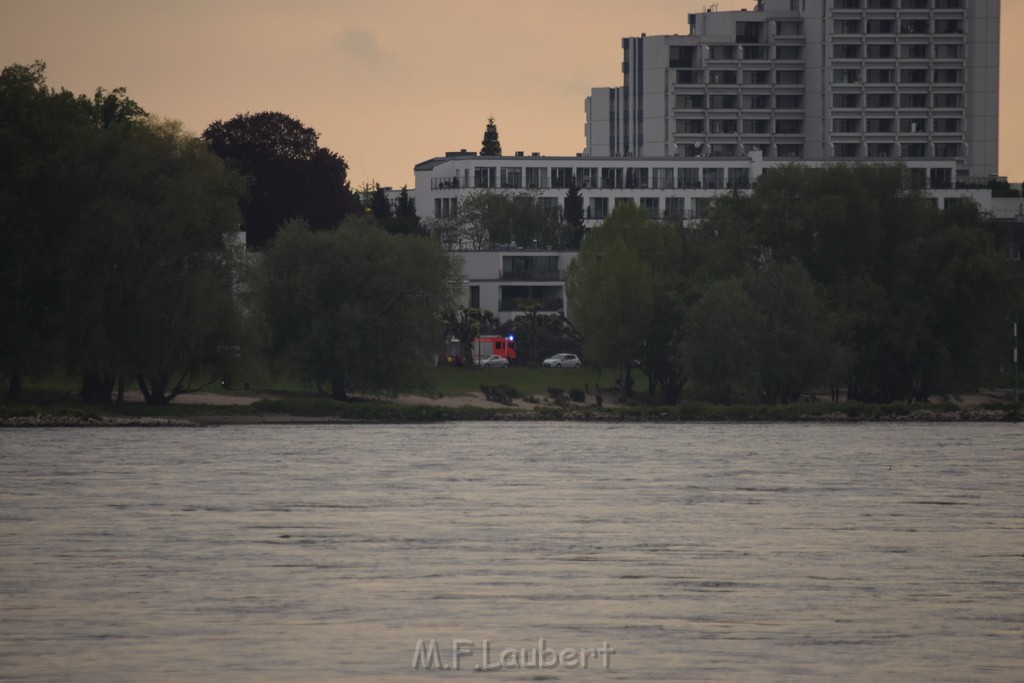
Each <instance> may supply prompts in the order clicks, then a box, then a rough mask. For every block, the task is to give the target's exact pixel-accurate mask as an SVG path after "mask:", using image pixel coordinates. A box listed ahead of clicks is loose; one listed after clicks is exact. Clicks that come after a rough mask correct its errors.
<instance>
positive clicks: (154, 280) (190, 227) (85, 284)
mask: <svg viewBox="0 0 1024 683" xmlns="http://www.w3.org/2000/svg"><path fill="white" fill-rule="evenodd" d="M94 143H95V144H94V149H93V152H92V153H93V156H94V159H95V160H96V167H95V168H96V175H97V179H98V183H99V188H100V191H99V192H97V193H96V194H95V195H94V196H93V197H92V198H90V200H89V201H88V202H87V203H86V204H85V206H84V207H83V209H82V211H81V214H80V216H79V217H78V220H76V221H75V222H74V224H73V226H72V228H71V230H70V232H69V234H68V235H67V237H66V239H65V241H64V243H63V244H62V245H61V248H60V249H59V251H58V260H59V263H60V264H61V267H62V272H63V273H64V278H63V282H64V293H63V295H64V302H65V303H64V316H63V322H64V325H63V328H64V345H65V351H64V355H65V357H66V359H67V361H68V364H69V368H70V369H71V370H73V371H77V372H79V373H80V374H81V375H82V376H83V377H84V381H83V397H84V398H85V400H86V401H88V402H97V403H108V402H110V396H111V391H112V389H113V387H114V384H115V382H118V381H119V390H118V396H119V398H120V397H121V396H122V395H123V391H124V381H125V379H126V378H127V377H130V376H132V375H134V377H135V379H137V381H138V384H139V388H140V389H141V391H142V393H143V396H144V397H145V400H146V402H147V403H153V404H164V403H167V402H169V401H171V400H173V399H174V398H175V397H176V396H178V395H179V394H181V393H183V392H186V391H190V390H193V387H192V381H193V379H194V378H195V377H196V376H197V375H198V374H199V373H200V372H202V371H211V372H212V371H214V370H215V368H216V367H217V366H218V363H219V362H221V361H223V355H224V353H225V351H226V350H227V349H230V348H233V347H234V345H235V344H236V343H237V337H236V336H235V333H236V332H237V325H238V318H237V315H236V309H235V303H234V299H233V290H232V286H233V282H234V277H233V276H234V266H235V264H234V261H233V259H232V252H231V251H230V250H229V245H228V243H227V242H226V241H225V237H226V236H227V237H230V236H231V235H232V234H233V232H234V227H235V226H236V225H237V222H238V197H239V196H240V194H241V191H242V182H241V179H240V178H238V176H237V175H236V174H234V173H233V172H231V171H230V170H229V169H228V168H227V167H226V165H225V164H224V162H223V161H222V160H221V159H219V158H218V157H216V156H215V155H213V154H212V153H210V151H209V150H208V149H207V148H206V146H205V144H203V142H202V141H200V140H199V139H197V138H194V137H192V136H190V135H188V134H186V133H184V132H183V131H182V129H181V126H180V124H177V123H175V122H156V121H150V122H146V123H141V122H140V123H136V124H134V125H131V126H127V125H124V124H123V123H113V124H111V125H110V126H109V127H108V128H107V129H105V130H103V131H102V132H101V133H100V134H99V135H97V136H96V138H95V140H94Z"/></svg>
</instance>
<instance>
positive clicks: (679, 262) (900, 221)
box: [567, 165, 1020, 403]
mask: <svg viewBox="0 0 1024 683" xmlns="http://www.w3.org/2000/svg"><path fill="white" fill-rule="evenodd" d="M908 186H909V183H904V170H903V169H901V168H899V167H895V166H865V165H856V166H853V165H850V166H832V167H827V168H818V169H816V168H811V167H807V166H799V165H792V166H787V167H782V168H778V169H773V170H771V171H768V172H766V173H765V174H763V175H762V176H761V177H760V178H759V179H758V182H757V184H756V186H755V188H754V190H753V192H751V193H750V194H746V195H742V194H739V193H731V194H726V195H722V196H720V197H718V198H717V199H716V200H715V201H714V203H713V205H712V208H711V211H710V214H709V216H708V217H707V219H706V220H703V221H700V222H698V223H696V224H695V225H694V226H692V227H684V226H683V225H682V224H681V223H673V222H671V221H666V222H662V221H653V220H649V219H648V218H647V217H646V215H645V213H644V212H643V211H642V210H641V209H639V208H635V207H631V206H621V207H618V208H617V209H616V211H615V212H614V213H613V214H612V215H611V216H610V217H609V218H608V219H607V220H606V221H605V222H604V223H603V224H602V225H601V226H600V227H598V228H597V229H595V230H594V231H593V233H592V234H590V235H588V237H587V238H586V239H585V240H584V242H583V244H582V247H581V250H580V255H579V258H578V259H577V260H576V261H575V262H574V263H573V264H572V265H571V267H570V269H569V272H568V274H567V279H568V281H567V289H568V297H569V301H570V305H571V307H572V310H573V313H574V321H575V324H576V326H577V328H578V329H579V330H580V332H581V333H582V335H583V339H584V352H585V353H586V354H587V358H588V359H589V360H590V361H592V362H596V363H598V364H600V365H602V366H604V367H607V368H614V369H616V370H617V371H618V372H619V373H620V376H621V378H622V381H623V382H624V384H625V386H629V384H630V381H629V380H630V374H631V373H632V372H634V371H640V372H643V373H645V374H646V375H647V376H648V378H649V380H650V383H649V384H650V387H651V392H652V398H657V399H659V400H663V401H666V402H669V403H674V402H676V401H677V400H679V398H680V396H681V394H682V393H683V392H684V390H685V391H686V392H691V393H692V394H693V395H694V396H695V397H699V398H706V399H710V400H714V401H718V402H725V403H728V402H731V401H735V400H738V399H742V400H757V401H761V402H765V403H786V402H790V401H796V400H798V399H800V398H801V396H803V395H805V394H806V393H808V392H810V391H814V390H818V389H827V390H828V391H829V393H830V394H831V395H832V397H833V399H839V398H840V396H842V395H845V396H847V397H848V398H850V399H854V400H860V401H868V402H890V401H920V400H925V399H927V398H928V397H929V396H931V395H936V394H951V393H957V392H961V391H965V390H969V389H973V388H977V386H978V384H977V383H978V382H979V381H980V379H981V378H982V377H983V376H984V375H985V373H986V372H991V371H992V370H993V369H995V368H997V367H998V366H999V364H1000V363H1001V362H1002V363H1005V362H1007V359H1008V351H1007V350H1008V349H1009V342H1008V341H1007V340H1008V336H1009V330H1010V325H1011V323H1012V311H1014V310H1016V307H1017V306H1018V304H1019V303H1020V291H1019V288H1018V287H1016V285H1015V281H1014V279H1013V277H1012V276H1011V271H1010V269H1009V263H1008V261H1007V259H1006V257H1005V252H1004V251H1003V250H1002V249H1001V245H1000V235H999V231H998V230H997V229H996V226H995V223H994V221H993V220H992V219H991V218H990V217H988V216H986V215H983V214H982V213H981V212H980V211H979V209H978V207H977V206H976V205H975V204H973V203H959V204H957V205H956V206H955V207H953V208H950V209H947V210H945V211H939V210H938V209H936V208H935V206H934V204H933V203H932V202H931V201H930V200H929V199H928V198H926V197H924V196H923V195H922V194H920V193H919V192H915V191H911V190H906V189H903V188H905V187H908ZM655 393H657V394H658V395H657V396H653V394H655Z"/></svg>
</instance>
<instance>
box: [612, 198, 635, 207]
mask: <svg viewBox="0 0 1024 683" xmlns="http://www.w3.org/2000/svg"><path fill="white" fill-rule="evenodd" d="M623 204H629V205H631V206H632V205H636V202H634V201H633V198H632V197H616V198H615V206H622V205H623Z"/></svg>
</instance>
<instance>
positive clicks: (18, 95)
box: [0, 61, 97, 399]
mask: <svg viewBox="0 0 1024 683" xmlns="http://www.w3.org/2000/svg"><path fill="white" fill-rule="evenodd" d="M45 72H46V65H45V64H44V63H43V62H40V61H37V62H35V63H34V64H31V65H20V64H13V65H11V66H9V67H5V68H4V69H3V71H2V72H0V320H2V321H3V323H2V324H0V377H6V379H7V382H8V388H7V395H8V397H9V398H11V399H18V398H19V397H20V394H21V386H22V379H23V377H25V376H26V375H29V374H32V373H38V372H43V371H47V370H52V369H53V367H54V365H55V364H59V363H55V359H56V358H58V355H57V354H58V348H57V343H56V341H57V337H58V333H59V331H60V326H61V269H60V264H59V263H58V262H57V261H56V259H54V258H53V250H54V248H55V245H60V244H62V243H63V242H64V239H65V234H66V232H67V229H68V226H69V225H71V223H72V222H73V221H74V220H75V218H76V216H77V215H78V214H79V212H80V211H81V208H82V206H83V205H84V203H85V202H86V201H87V199H88V197H89V196H90V194H91V193H92V192H93V191H94V189H95V187H94V184H95V183H94V173H93V172H92V168H91V166H90V161H89V159H88V140H89V138H90V137H91V136H92V135H94V134H95V132H96V129H97V123H96V121H97V117H96V111H95V109H94V106H93V103H92V102H91V101H90V100H89V99H88V98H87V97H84V96H75V95H73V94H72V93H70V92H68V91H64V90H62V91H60V92H57V91H54V90H52V89H50V88H49V87H48V86H47V85H46V73H45Z"/></svg>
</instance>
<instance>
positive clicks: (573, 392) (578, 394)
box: [569, 387, 587, 403]
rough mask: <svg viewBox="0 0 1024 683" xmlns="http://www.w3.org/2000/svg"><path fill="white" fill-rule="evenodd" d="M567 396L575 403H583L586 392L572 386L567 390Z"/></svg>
mask: <svg viewBox="0 0 1024 683" xmlns="http://www.w3.org/2000/svg"><path fill="white" fill-rule="evenodd" d="M569 398H571V399H572V400H573V401H575V402H576V403H583V402H584V401H586V400H587V394H586V393H585V392H584V391H583V390H582V389H577V388H576V387H573V388H572V389H570V390H569Z"/></svg>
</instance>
